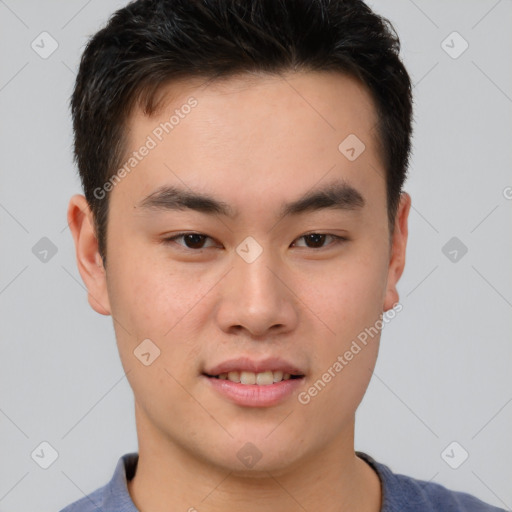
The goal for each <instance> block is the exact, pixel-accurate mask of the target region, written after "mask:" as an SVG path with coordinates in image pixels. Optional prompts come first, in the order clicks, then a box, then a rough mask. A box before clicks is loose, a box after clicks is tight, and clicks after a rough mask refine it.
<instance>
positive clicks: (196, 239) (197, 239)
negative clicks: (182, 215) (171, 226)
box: [162, 233, 212, 249]
mask: <svg viewBox="0 0 512 512" xmlns="http://www.w3.org/2000/svg"><path fill="white" fill-rule="evenodd" d="M179 239H183V242H184V243H179V242H176V241H177V240H179ZM208 239H210V240H212V239H211V238H210V237H209V236H207V235H203V234H201V233H179V234H177V235H174V236H171V237H169V238H165V239H164V240H162V242H163V243H164V244H172V243H177V244H178V245H181V246H182V247H185V248H186V249H205V248H207V247H208V246H206V247H205V245H204V243H205V241H206V240H208Z"/></svg>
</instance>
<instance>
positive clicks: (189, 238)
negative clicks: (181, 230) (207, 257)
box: [185, 233, 204, 249]
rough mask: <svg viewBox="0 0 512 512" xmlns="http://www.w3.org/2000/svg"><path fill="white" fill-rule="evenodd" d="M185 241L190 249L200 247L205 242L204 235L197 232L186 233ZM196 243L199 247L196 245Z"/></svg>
mask: <svg viewBox="0 0 512 512" xmlns="http://www.w3.org/2000/svg"><path fill="white" fill-rule="evenodd" d="M185 243H186V245H187V247H189V248H190V249H200V248H201V247H202V245H203V243H204V236H203V235H198V234H196V233H191V234H188V235H185ZM196 245H198V246H199V247H196Z"/></svg>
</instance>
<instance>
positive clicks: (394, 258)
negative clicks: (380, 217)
mask: <svg viewBox="0 0 512 512" xmlns="http://www.w3.org/2000/svg"><path fill="white" fill-rule="evenodd" d="M410 209H411V196H410V195H409V194H408V193H407V192H402V193H401V195H400V204H399V206H398V211H397V214H396V217H395V227H394V231H393V237H392V242H391V243H392V246H391V257H390V260H389V267H388V280H387V288H386V296H385V299H384V311H388V310H390V309H391V308H392V307H393V306H394V305H395V304H396V303H397V302H398V301H399V299H400V297H399V294H398V290H397V284H398V281H399V279H400V277H401V276H402V273H403V271H404V267H405V253H406V248H407V237H408V227H407V221H408V218H409V211H410Z"/></svg>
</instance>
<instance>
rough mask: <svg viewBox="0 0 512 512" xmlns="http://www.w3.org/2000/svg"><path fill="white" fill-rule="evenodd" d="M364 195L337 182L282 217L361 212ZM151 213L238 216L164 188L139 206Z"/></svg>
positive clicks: (201, 196) (210, 200)
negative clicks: (315, 212)
mask: <svg viewBox="0 0 512 512" xmlns="http://www.w3.org/2000/svg"><path fill="white" fill-rule="evenodd" d="M364 205H365V200H364V198H363V195H362V194H361V193H360V192H359V191H358V190H356V189H355V188H354V187H353V186H351V185H349V184H348V183H346V182H345V181H337V182H333V183H330V184H327V185H325V186H323V187H321V188H317V189H313V190H310V191H309V192H307V193H305V194H304V195H303V196H301V197H300V198H298V199H297V200H295V201H292V202H289V203H285V204H283V205H282V207H281V211H280V214H279V215H278V216H279V217H286V216H289V215H300V214H302V213H306V212H313V211H318V210H324V209H337V210H358V209H361V208H363V207H364ZM137 206H138V207H140V208H141V209H142V210H147V211H172V210H187V209H189V210H194V211H197V212H199V213H204V214H209V215H222V216H225V217H228V218H231V219H234V218H235V217H237V216H238V212H237V211H236V210H234V209H233V208H232V207H231V206H230V205H229V204H228V203H226V202H224V201H220V200H218V199H216V198H214V197H212V196H211V195H209V194H205V193H201V192H194V191H191V190H187V189H184V188H181V187H176V186H169V185H163V186H161V187H159V188H157V189H156V190H155V191H154V192H152V193H151V194H149V195H148V196H147V197H145V198H144V199H143V200H142V201H140V202H139V203H138V205H137Z"/></svg>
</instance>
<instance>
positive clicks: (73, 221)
mask: <svg viewBox="0 0 512 512" xmlns="http://www.w3.org/2000/svg"><path fill="white" fill-rule="evenodd" d="M68 224H69V229H70V230H71V234H72V235H73V240H74V242H75V252H76V260H77V265H78V271H79V272H80V275H81V276H82V280H83V282H84V283H85V286H86V288H87V292H88V293H87V295H88V297H87V298H88V301H89V304H90V306H91V307H92V308H93V309H94V311H96V312H97V313H99V314H100V315H110V313H111V312H110V302H109V299H108V292H107V279H106V271H105V268H104V267H103V260H102V258H101V256H100V253H99V250H98V240H97V238H96V231H95V228H94V217H93V214H92V211H91V209H90V208H89V204H88V203H87V200H86V199H85V197H84V196H83V195H80V194H76V195H74V196H73V197H72V198H71V199H70V201H69V206H68Z"/></svg>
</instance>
